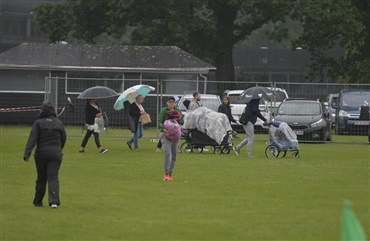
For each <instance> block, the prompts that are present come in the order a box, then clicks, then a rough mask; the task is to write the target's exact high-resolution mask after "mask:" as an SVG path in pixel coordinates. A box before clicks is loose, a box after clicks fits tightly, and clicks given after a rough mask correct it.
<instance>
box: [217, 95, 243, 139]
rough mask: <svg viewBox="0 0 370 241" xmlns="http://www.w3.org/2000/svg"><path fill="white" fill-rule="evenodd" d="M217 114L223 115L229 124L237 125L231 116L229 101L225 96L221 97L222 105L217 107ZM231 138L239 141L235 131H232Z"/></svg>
mask: <svg viewBox="0 0 370 241" xmlns="http://www.w3.org/2000/svg"><path fill="white" fill-rule="evenodd" d="M218 112H219V113H224V114H225V115H226V116H227V118H228V119H229V122H230V124H231V122H234V123H237V122H236V120H235V119H234V117H233V115H232V114H231V107H230V99H229V97H227V96H224V97H222V104H221V105H220V106H219V107H218ZM232 135H233V137H234V138H235V139H239V136H238V133H236V131H233V134H232Z"/></svg>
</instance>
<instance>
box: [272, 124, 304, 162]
mask: <svg viewBox="0 0 370 241" xmlns="http://www.w3.org/2000/svg"><path fill="white" fill-rule="evenodd" d="M268 126H269V139H270V140H269V145H268V146H267V147H266V150H265V155H266V157H285V156H286V154H287V152H293V154H292V157H294V158H295V157H299V145H298V140H297V136H296V134H295V133H294V132H293V130H292V129H291V128H290V127H289V126H288V124H287V123H285V122H279V121H272V122H270V123H269V124H268Z"/></svg>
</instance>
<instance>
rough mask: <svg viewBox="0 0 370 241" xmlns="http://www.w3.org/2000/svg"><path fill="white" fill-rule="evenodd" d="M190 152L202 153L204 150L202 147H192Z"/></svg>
mask: <svg viewBox="0 0 370 241" xmlns="http://www.w3.org/2000/svg"><path fill="white" fill-rule="evenodd" d="M191 150H192V152H194V153H202V152H203V150H204V147H203V146H195V145H194V146H192V148H191Z"/></svg>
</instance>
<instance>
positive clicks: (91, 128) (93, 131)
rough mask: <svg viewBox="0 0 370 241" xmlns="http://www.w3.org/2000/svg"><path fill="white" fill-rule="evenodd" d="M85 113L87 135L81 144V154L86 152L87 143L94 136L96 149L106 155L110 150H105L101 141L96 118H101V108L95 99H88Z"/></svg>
mask: <svg viewBox="0 0 370 241" xmlns="http://www.w3.org/2000/svg"><path fill="white" fill-rule="evenodd" d="M85 111H86V119H85V123H86V127H87V130H86V135H85V137H84V139H83V140H82V144H81V147H80V150H79V152H81V153H82V152H85V146H86V144H87V142H88V141H89V138H90V137H91V135H94V139H95V144H96V147H97V148H98V149H99V153H101V154H104V153H106V152H107V151H108V149H103V148H102V147H101V145H100V140H99V128H98V124H97V123H95V118H96V117H100V116H101V114H100V113H101V108H100V107H99V105H98V103H96V100H95V99H88V100H87V102H86V107H85Z"/></svg>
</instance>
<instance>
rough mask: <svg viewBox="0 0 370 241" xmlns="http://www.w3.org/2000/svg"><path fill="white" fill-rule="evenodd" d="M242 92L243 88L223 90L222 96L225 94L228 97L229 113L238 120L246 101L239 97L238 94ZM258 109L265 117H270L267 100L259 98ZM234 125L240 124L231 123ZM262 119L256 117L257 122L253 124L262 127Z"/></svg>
mask: <svg viewBox="0 0 370 241" xmlns="http://www.w3.org/2000/svg"><path fill="white" fill-rule="evenodd" d="M243 92H244V90H225V91H224V93H223V96H227V97H229V99H230V103H231V104H230V107H231V114H232V115H233V118H234V119H235V120H237V121H238V120H239V118H240V116H241V115H242V113H243V112H244V109H245V107H246V102H245V100H243V99H239V96H240V95H241V94H242V93H243ZM259 109H260V111H261V114H262V115H263V116H264V117H265V118H266V119H268V120H269V119H270V112H269V108H268V105H267V102H266V101H265V100H264V99H261V100H260V105H259ZM231 124H232V125H233V126H235V127H239V126H241V125H240V124H237V123H231ZM262 124H263V121H262V120H260V119H259V118H257V122H256V123H255V124H254V125H255V126H257V127H263V125H262Z"/></svg>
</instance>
